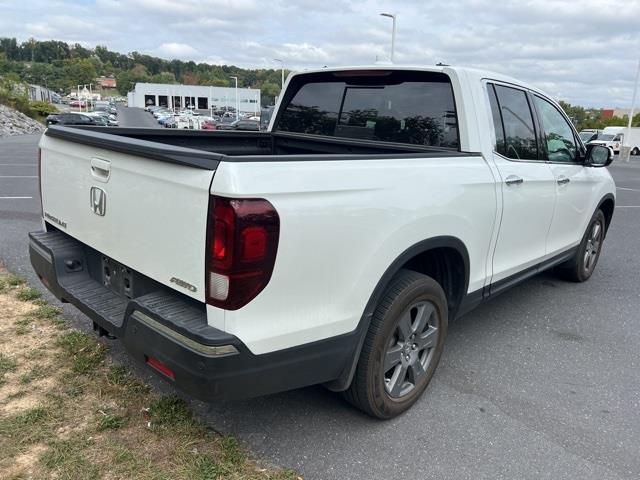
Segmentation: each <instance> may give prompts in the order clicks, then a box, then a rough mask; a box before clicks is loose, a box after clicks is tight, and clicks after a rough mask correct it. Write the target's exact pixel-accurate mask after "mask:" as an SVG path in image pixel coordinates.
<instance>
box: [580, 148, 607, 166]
mask: <svg viewBox="0 0 640 480" xmlns="http://www.w3.org/2000/svg"><path fill="white" fill-rule="evenodd" d="M611 162H613V151H612V150H611V149H610V148H609V147H607V146H605V145H598V144H593V143H592V144H589V145H587V158H586V161H585V165H586V166H588V167H608V166H609V165H611Z"/></svg>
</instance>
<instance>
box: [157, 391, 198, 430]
mask: <svg viewBox="0 0 640 480" xmlns="http://www.w3.org/2000/svg"><path fill="white" fill-rule="evenodd" d="M149 414H150V415H151V424H152V426H160V427H182V426H189V425H192V424H193V417H192V414H191V411H190V410H189V407H188V406H187V403H186V402H185V401H184V400H182V399H181V398H180V397H178V396H176V395H166V396H163V397H160V398H158V399H157V400H155V401H154V402H153V403H152V404H151V406H150V407H149Z"/></svg>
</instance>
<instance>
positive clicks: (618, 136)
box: [591, 127, 626, 153]
mask: <svg viewBox="0 0 640 480" xmlns="http://www.w3.org/2000/svg"><path fill="white" fill-rule="evenodd" d="M625 130H626V127H605V129H604V130H603V131H602V135H600V136H599V137H598V139H597V140H593V141H591V143H596V144H599V145H606V146H607V147H609V148H611V149H613V153H620V147H621V146H622V139H623V138H624V131H625Z"/></svg>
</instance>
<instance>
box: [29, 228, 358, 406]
mask: <svg viewBox="0 0 640 480" xmlns="http://www.w3.org/2000/svg"><path fill="white" fill-rule="evenodd" d="M29 255H30V258H31V264H32V265H33V268H34V270H35V271H36V273H37V274H38V277H39V278H40V279H41V280H42V282H43V283H44V285H45V286H46V287H47V288H48V289H49V290H50V291H51V292H52V293H53V294H54V295H55V296H56V297H57V298H58V299H60V300H61V301H63V302H69V303H71V304H73V305H74V306H76V307H77V308H78V309H79V310H81V311H82V312H83V313H84V314H85V315H87V316H88V317H89V318H90V319H91V320H92V321H93V322H94V325H97V326H99V327H100V328H101V329H104V330H105V331H106V332H108V333H110V334H111V335H114V336H115V337H118V338H119V339H120V340H121V341H122V343H123V344H124V346H125V348H126V349H127V351H128V352H129V353H130V354H131V355H132V356H133V357H134V358H136V359H137V360H139V361H141V362H143V363H147V364H148V360H149V358H153V359H157V360H159V361H160V362H162V363H163V364H164V365H166V366H167V367H169V368H170V369H171V371H172V372H173V378H172V379H171V378H169V377H167V376H166V375H161V374H159V375H161V376H162V377H163V378H165V379H167V380H168V381H170V382H172V383H174V384H175V385H176V387H178V388H179V389H181V390H183V391H185V392H187V393H189V394H191V395H193V396H194V397H196V398H199V399H201V400H205V401H216V400H231V399H238V398H247V397H253V396H258V395H264V394H269V393H275V392H280V391H284V390H290V389H293V388H299V387H303V386H307V385H313V384H317V383H324V382H328V381H331V380H334V379H336V378H338V377H339V376H340V375H341V374H342V373H343V371H344V370H345V368H347V365H349V366H350V362H351V359H352V358H353V354H354V351H355V348H356V344H357V338H358V337H357V332H356V331H354V332H353V333H349V334H345V335H340V336H338V337H333V338H329V339H326V340H323V341H319V342H314V343H311V344H306V345H301V346H298V347H294V348H289V349H286V350H281V351H277V352H273V353H268V354H264V355H254V354H253V353H251V351H249V349H248V348H247V347H246V346H245V345H244V344H243V343H242V342H241V341H240V340H239V339H238V338H237V337H235V336H233V335H230V334H228V333H226V332H222V331H220V330H218V329H216V328H213V327H211V326H209V325H208V324H207V319H206V306H205V305H204V304H202V303H199V302H195V301H193V300H192V299H190V298H188V297H186V296H184V295H182V294H180V293H177V292H174V291H173V290H170V289H168V288H166V287H164V286H163V285H160V284H158V283H157V282H155V281H153V280H151V279H149V278H147V277H144V276H143V275H141V274H139V273H137V272H133V275H135V276H137V277H136V279H135V281H136V284H137V285H139V288H138V291H137V292H134V295H132V298H127V297H125V296H121V295H118V294H116V293H114V292H113V291H112V290H111V289H109V288H107V287H105V286H104V285H103V284H102V283H101V281H100V280H98V279H100V278H101V270H100V269H101V268H102V267H101V258H102V256H101V254H100V253H99V252H97V251H95V250H93V249H91V248H90V247H88V246H87V245H85V244H83V243H81V242H79V241H77V240H75V239H73V238H72V237H70V236H68V235H66V234H64V233H62V232H59V231H51V232H44V231H42V232H32V233H30V234H29ZM154 371H155V370H154Z"/></svg>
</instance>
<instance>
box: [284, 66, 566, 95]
mask: <svg viewBox="0 0 640 480" xmlns="http://www.w3.org/2000/svg"><path fill="white" fill-rule="evenodd" d="M348 70H364V71H367V70H411V71H421V72H440V73H445V74H449V75H451V74H453V75H455V76H458V77H460V76H466V77H467V78H468V79H469V80H478V81H480V80H483V79H490V80H496V81H499V82H504V83H513V84H515V85H520V86H522V87H524V88H527V89H529V90H532V91H535V92H539V93H541V94H542V95H544V96H546V97H548V98H554V97H553V96H550V95H548V94H547V93H545V92H544V91H543V90H541V89H539V88H537V87H535V86H533V85H530V84H528V83H527V82H523V81H522V80H518V79H516V78H513V77H510V76H509V75H503V74H501V73H497V72H492V71H490V70H482V69H478V68H471V67H459V66H454V65H434V66H426V65H410V64H407V65H402V64H397V63H383V62H378V63H373V64H365V65H350V66H344V67H323V68H317V69H309V70H302V71H298V72H295V73H294V74H293V75H303V74H307V73H322V72H342V71H348ZM293 75H292V76H293Z"/></svg>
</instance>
